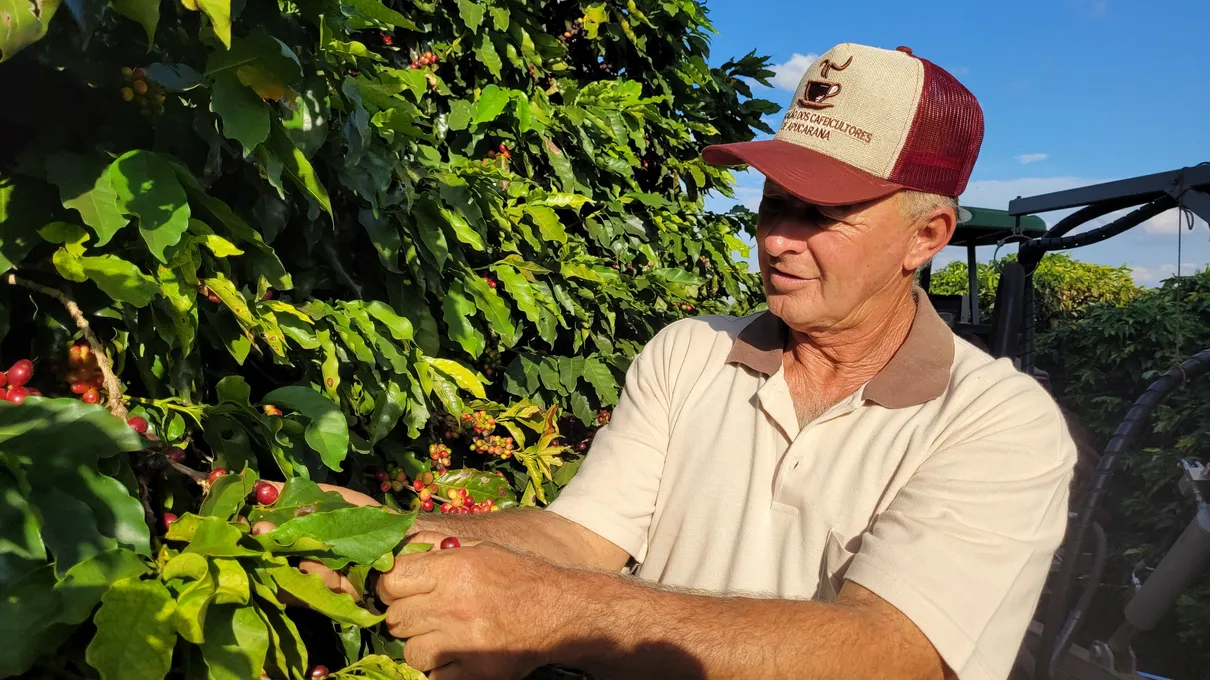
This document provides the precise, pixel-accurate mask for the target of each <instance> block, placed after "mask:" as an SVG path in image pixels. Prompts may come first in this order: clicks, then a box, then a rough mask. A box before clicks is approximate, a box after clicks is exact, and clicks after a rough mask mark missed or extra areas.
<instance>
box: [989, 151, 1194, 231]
mask: <svg viewBox="0 0 1210 680" xmlns="http://www.w3.org/2000/svg"><path fill="white" fill-rule="evenodd" d="M1199 187H1200V189H1201V191H1203V192H1207V193H1210V164H1208V163H1203V164H1199V165H1195V166H1192V167H1188V168H1181V169H1179V170H1169V171H1167V172H1157V173H1155V174H1153V175H1144V176H1142V177H1133V178H1131V179H1122V180H1117V181H1114V182H1103V183H1101V184H1094V185H1092V186H1087V187H1080V188H1078V189H1068V190H1066V191H1055V192H1052V193H1049V194H1042V195H1040V196H1029V197H1026V198H1015V199H1013V200H1012V201H1009V203H1008V214H1010V215H1031V214H1036V213H1042V212H1050V211H1052V210H1063V209H1064V208H1074V207H1076V206H1080V205H1091V204H1093V203H1103V202H1106V201H1118V200H1125V201H1130V202H1131V203H1132V204H1139V203H1145V202H1147V201H1153V200H1155V199H1156V198H1159V197H1160V196H1162V195H1168V196H1172V197H1173V198H1176V197H1177V195H1179V194H1180V193H1182V192H1185V191H1187V190H1189V189H1194V188H1199ZM1204 198H1207V199H1210V197H1204ZM1188 202H1189V201H1188V199H1186V203H1188ZM1189 207H1190V208H1193V206H1189ZM1195 212H1197V213H1198V215H1201V217H1202V219H1207V218H1208V217H1210V214H1202V213H1201V212H1200V211H1197V210H1195ZM1207 221H1210V219H1207Z"/></svg>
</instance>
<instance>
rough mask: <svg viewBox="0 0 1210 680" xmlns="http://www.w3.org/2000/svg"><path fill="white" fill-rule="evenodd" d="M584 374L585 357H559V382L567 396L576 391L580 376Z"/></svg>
mask: <svg viewBox="0 0 1210 680" xmlns="http://www.w3.org/2000/svg"><path fill="white" fill-rule="evenodd" d="M583 372H584V357H559V380H560V381H561V382H562V383H563V389H565V390H566V391H567V394H572V393H574V392H575V391H576V384H577V383H578V382H579V380H580V374H581V373H583Z"/></svg>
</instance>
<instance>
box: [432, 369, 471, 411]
mask: <svg viewBox="0 0 1210 680" xmlns="http://www.w3.org/2000/svg"><path fill="white" fill-rule="evenodd" d="M429 380H430V381H431V382H432V390H430V392H431V393H432V394H434V395H436V396H437V398H438V399H439V400H440V401H441V405H442V406H444V407H445V411H446V413H449V414H451V415H454V416H458V415H461V414H462V413H463V412H464V411H465V410H466V406H465V405H464V404H463V403H462V398H461V397H459V396H458V385H457V384H455V383H454V381H452V380H450V379H448V378H446V377H445V374H443V373H433V374H431V375H430V376H429Z"/></svg>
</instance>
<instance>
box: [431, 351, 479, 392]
mask: <svg viewBox="0 0 1210 680" xmlns="http://www.w3.org/2000/svg"><path fill="white" fill-rule="evenodd" d="M425 360H426V361H427V362H428V364H429V365H430V366H432V367H433V368H435V369H437V370H438V371H441V372H442V373H444V374H446V375H447V376H449V377H450V378H452V379H453V381H454V382H455V383H457V385H458V387H461V388H462V389H464V390H466V391H467V392H470V393H471V394H473V395H475V396H476V397H479V398H480V399H486V398H487V395H486V393H484V391H483V382H482V381H481V380H480V379H479V378H478V377H476V376H475V374H474V373H472V372H471V370H470V369H469V368H467V367H466V366H463V365H462V364H460V363H458V362H457V361H454V360H453V359H436V358H427V357H426V359H425Z"/></svg>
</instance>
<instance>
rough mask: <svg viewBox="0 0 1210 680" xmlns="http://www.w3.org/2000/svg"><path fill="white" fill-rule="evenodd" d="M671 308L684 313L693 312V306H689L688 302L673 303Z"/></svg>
mask: <svg viewBox="0 0 1210 680" xmlns="http://www.w3.org/2000/svg"><path fill="white" fill-rule="evenodd" d="M672 306H673V307H676V308H677V309H680V310H683V311H686V312H692V311H693V305H691V304H689V303H688V302H686V303H684V304H681V303H679V302H674V303H672Z"/></svg>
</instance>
